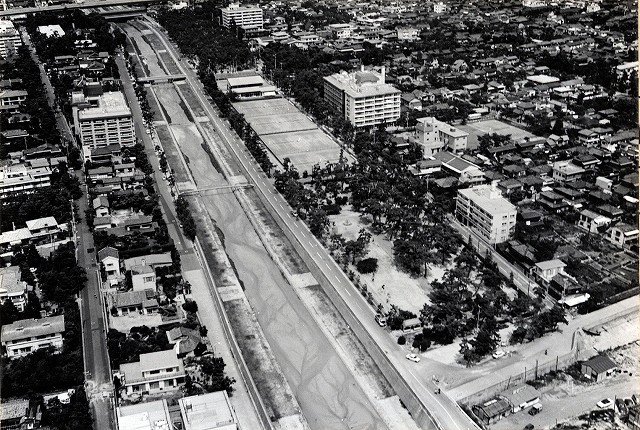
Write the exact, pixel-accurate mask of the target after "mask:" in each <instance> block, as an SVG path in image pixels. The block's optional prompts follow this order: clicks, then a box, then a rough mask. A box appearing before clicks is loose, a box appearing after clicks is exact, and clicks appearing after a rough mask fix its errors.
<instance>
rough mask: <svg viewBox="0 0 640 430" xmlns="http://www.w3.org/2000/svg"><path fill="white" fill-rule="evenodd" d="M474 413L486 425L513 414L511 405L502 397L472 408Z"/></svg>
mask: <svg viewBox="0 0 640 430" xmlns="http://www.w3.org/2000/svg"><path fill="white" fill-rule="evenodd" d="M472 410H473V413H474V414H476V416H477V417H478V418H479V419H480V421H482V422H483V423H484V424H486V425H490V424H493V423H495V422H497V421H500V420H501V419H502V418H504V417H506V416H508V415H510V414H511V404H510V403H509V402H508V401H507V400H506V399H503V398H501V397H496V398H494V399H491V400H489V401H487V402H484V403H483V404H481V405H475V406H473V408H472Z"/></svg>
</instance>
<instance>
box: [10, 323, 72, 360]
mask: <svg viewBox="0 0 640 430" xmlns="http://www.w3.org/2000/svg"><path fill="white" fill-rule="evenodd" d="M62 333H64V315H57V316H53V317H47V318H41V319H39V320H36V319H29V320H20V321H16V322H14V323H13V324H7V325H3V326H2V336H1V342H2V346H3V347H4V348H5V351H6V353H7V356H9V357H10V358H14V357H21V356H23V355H27V354H30V353H31V352H33V351H35V350H37V349H40V348H48V347H54V348H56V349H59V348H62Z"/></svg>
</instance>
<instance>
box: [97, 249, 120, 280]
mask: <svg viewBox="0 0 640 430" xmlns="http://www.w3.org/2000/svg"><path fill="white" fill-rule="evenodd" d="M98 261H99V262H100V263H102V265H103V266H104V270H105V272H106V274H107V279H110V278H117V277H119V276H120V275H121V272H120V254H119V252H118V250H117V249H116V248H113V247H111V246H106V247H104V248H102V249H101V250H100V251H98Z"/></svg>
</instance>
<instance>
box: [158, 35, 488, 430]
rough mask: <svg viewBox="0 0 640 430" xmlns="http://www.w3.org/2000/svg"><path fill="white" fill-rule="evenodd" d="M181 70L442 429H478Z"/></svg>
mask: <svg viewBox="0 0 640 430" xmlns="http://www.w3.org/2000/svg"><path fill="white" fill-rule="evenodd" d="M157 34H158V35H159V36H160V37H162V39H163V40H165V36H164V34H162V33H161V32H160V31H157ZM165 44H167V48H168V51H169V52H170V53H171V55H172V56H173V57H174V59H175V58H177V57H178V55H176V53H175V51H174V49H173V47H172V46H171V45H168V42H166V40H165ZM181 68H182V69H183V71H184V72H185V74H186V76H187V81H188V82H189V83H190V84H191V85H192V87H193V88H196V89H197V92H196V94H197V96H198V98H199V99H200V101H201V103H202V105H203V106H204V107H205V109H206V110H207V113H208V114H209V117H210V118H211V119H212V120H213V123H214V125H215V127H216V130H217V131H218V134H219V135H220V136H221V137H222V138H223V140H224V143H225V144H226V145H227V146H228V148H229V149H230V150H231V151H232V153H233V154H234V155H235V156H236V158H237V159H238V161H239V162H240V164H241V165H242V166H243V167H244V168H245V171H246V173H247V175H248V179H249V180H250V181H251V182H252V183H253V184H254V185H255V188H256V191H257V192H259V193H261V194H263V195H264V196H266V198H267V200H268V202H269V205H270V206H271V208H269V209H270V210H272V213H275V214H276V216H278V217H280V218H281V219H282V220H283V221H284V223H285V225H286V227H287V228H288V229H290V230H291V232H292V233H293V234H294V235H295V237H296V238H297V240H298V241H299V242H300V243H301V244H302V245H303V246H304V247H305V249H306V251H307V252H308V253H309V255H310V256H311V258H312V259H313V260H314V261H315V263H316V265H317V266H318V267H320V268H322V269H323V270H324V273H325V274H326V276H327V278H329V279H330V280H331V282H332V284H333V287H334V288H335V289H336V290H337V291H338V293H339V294H340V295H341V296H342V298H343V299H344V300H345V301H346V302H347V303H348V305H349V306H350V308H351V309H352V311H353V312H354V313H355V314H356V316H357V317H358V318H359V320H360V321H361V322H362V324H363V325H364V326H365V327H366V328H367V330H368V331H369V333H370V334H371V335H372V336H373V338H374V339H375V340H376V342H377V343H378V345H380V347H382V348H383V349H384V350H385V351H388V357H389V359H390V360H391V362H392V363H393V365H394V366H395V367H396V368H397V369H398V370H399V371H400V373H401V374H402V376H403V377H404V378H405V380H406V381H407V382H408V383H409V385H410V386H411V388H412V389H413V390H414V391H415V392H416V393H418V395H419V397H420V398H421V399H422V401H423V402H424V403H425V404H426V405H428V408H429V410H430V412H431V413H432V414H433V415H434V416H435V419H436V420H437V421H438V422H439V423H441V426H442V428H445V429H447V430H449V429H451V430H462V429H472V428H476V427H475V424H474V423H473V422H472V421H471V420H470V419H469V418H468V417H467V415H466V414H465V413H464V412H463V411H462V410H461V409H460V408H459V407H458V406H457V404H456V403H455V402H453V401H452V400H451V399H449V398H448V397H447V396H446V395H445V394H444V393H443V394H440V395H437V394H435V390H436V386H435V385H434V383H433V382H432V381H431V376H432V374H431V373H417V369H416V367H415V363H413V362H410V361H408V360H406V359H405V357H404V355H405V352H404V351H403V350H401V349H400V348H398V345H397V344H396V343H395V341H394V339H392V338H391V336H389V335H388V333H387V332H386V331H384V330H382V329H381V328H380V327H378V326H377V324H376V323H375V321H374V318H373V317H374V312H373V310H372V309H371V307H370V306H369V305H368V303H367V302H366V301H365V300H364V298H363V297H362V296H361V295H360V294H359V292H358V291H357V290H356V289H355V287H354V286H353V284H352V283H351V282H350V281H349V279H348V278H347V277H346V275H345V274H344V273H343V272H342V270H341V269H340V267H339V266H338V265H337V264H336V263H335V262H334V260H333V259H332V258H331V256H330V255H329V254H328V252H327V251H326V249H325V248H324V247H323V246H322V245H321V244H320V243H319V242H318V241H317V240H316V238H315V237H314V236H313V235H312V234H311V233H310V232H309V230H308V229H307V227H306V225H305V224H304V223H302V222H300V221H299V220H298V219H297V218H295V217H293V216H291V208H290V207H289V205H288V203H287V202H286V201H285V200H284V198H283V197H282V196H281V195H280V194H279V193H276V192H274V188H273V184H272V183H271V181H270V180H269V179H268V178H267V177H266V176H265V175H264V173H263V172H262V170H261V169H260V167H259V166H258V165H257V163H256V162H255V160H254V159H253V158H252V157H251V155H249V154H248V153H247V151H246V148H245V146H244V144H243V143H242V142H241V141H240V140H239V139H238V137H237V136H236V135H235V134H233V133H232V132H231V131H230V127H229V125H228V123H227V122H225V121H222V120H221V119H220V118H219V117H218V116H217V114H216V113H215V112H214V111H213V109H212V108H211V106H210V105H209V103H207V102H206V100H205V98H204V97H203V94H204V93H205V92H204V89H203V87H202V85H201V83H200V82H199V80H198V79H197V77H196V74H195V73H194V71H193V70H191V69H190V68H188V67H187V66H184V65H182V66H181Z"/></svg>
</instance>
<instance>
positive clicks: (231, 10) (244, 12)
mask: <svg viewBox="0 0 640 430" xmlns="http://www.w3.org/2000/svg"><path fill="white" fill-rule="evenodd" d="M221 10H222V25H223V26H225V27H227V28H229V27H230V26H231V23H232V22H235V23H236V25H237V26H238V27H242V28H243V29H245V30H262V29H263V26H264V17H263V14H262V9H261V8H260V7H258V6H240V4H239V3H232V4H230V5H229V7H225V8H223V9H221Z"/></svg>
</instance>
